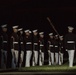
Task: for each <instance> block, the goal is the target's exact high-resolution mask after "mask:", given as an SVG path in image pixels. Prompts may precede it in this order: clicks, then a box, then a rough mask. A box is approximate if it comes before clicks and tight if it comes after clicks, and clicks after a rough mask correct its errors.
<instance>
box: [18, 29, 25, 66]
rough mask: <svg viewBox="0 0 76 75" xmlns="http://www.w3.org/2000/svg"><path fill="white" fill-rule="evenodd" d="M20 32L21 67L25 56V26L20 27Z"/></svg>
mask: <svg viewBox="0 0 76 75" xmlns="http://www.w3.org/2000/svg"><path fill="white" fill-rule="evenodd" d="M18 32H20V35H19V42H20V58H19V67H22V64H23V57H24V42H23V28H20V29H18Z"/></svg>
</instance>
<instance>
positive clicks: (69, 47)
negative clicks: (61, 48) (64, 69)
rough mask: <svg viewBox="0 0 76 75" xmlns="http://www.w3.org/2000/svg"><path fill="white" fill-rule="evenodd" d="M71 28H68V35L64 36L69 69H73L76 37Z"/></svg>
mask: <svg viewBox="0 0 76 75" xmlns="http://www.w3.org/2000/svg"><path fill="white" fill-rule="evenodd" d="M73 29H74V28H73V27H72V26H68V34H66V36H65V39H64V41H65V49H66V51H67V52H68V57H69V58H68V59H69V67H73V61H74V53H75V44H76V35H75V34H73Z"/></svg>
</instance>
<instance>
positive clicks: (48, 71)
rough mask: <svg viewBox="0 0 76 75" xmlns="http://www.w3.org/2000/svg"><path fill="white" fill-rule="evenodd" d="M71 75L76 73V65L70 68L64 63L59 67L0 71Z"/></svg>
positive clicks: (5, 72) (46, 66)
mask: <svg viewBox="0 0 76 75" xmlns="http://www.w3.org/2000/svg"><path fill="white" fill-rule="evenodd" d="M63 73H65V74H68V73H70V74H73V73H76V65H74V66H73V67H72V68H70V67H68V63H65V64H63V65H61V66H59V65H51V66H48V65H43V66H34V67H32V66H31V67H23V68H17V69H8V70H0V74H11V75H12V74H29V75H33V74H63Z"/></svg>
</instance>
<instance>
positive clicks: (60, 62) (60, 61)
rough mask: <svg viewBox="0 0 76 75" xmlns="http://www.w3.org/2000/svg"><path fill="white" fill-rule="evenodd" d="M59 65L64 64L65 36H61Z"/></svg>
mask: <svg viewBox="0 0 76 75" xmlns="http://www.w3.org/2000/svg"><path fill="white" fill-rule="evenodd" d="M59 39H60V40H59V65H62V64H63V54H64V40H63V36H59Z"/></svg>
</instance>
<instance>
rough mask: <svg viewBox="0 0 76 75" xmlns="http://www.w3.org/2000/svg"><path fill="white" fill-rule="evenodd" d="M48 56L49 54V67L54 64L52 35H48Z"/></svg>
mask: <svg viewBox="0 0 76 75" xmlns="http://www.w3.org/2000/svg"><path fill="white" fill-rule="evenodd" d="M48 44H49V45H48V46H49V47H48V48H49V49H48V54H49V65H51V64H52V65H53V64H54V36H53V33H50V34H49V40H48Z"/></svg>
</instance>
